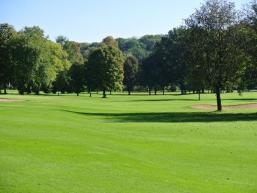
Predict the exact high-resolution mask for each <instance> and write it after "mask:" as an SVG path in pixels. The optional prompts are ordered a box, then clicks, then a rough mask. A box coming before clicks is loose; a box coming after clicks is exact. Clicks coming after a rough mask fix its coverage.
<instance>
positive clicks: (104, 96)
mask: <svg viewBox="0 0 257 193" xmlns="http://www.w3.org/2000/svg"><path fill="white" fill-rule="evenodd" d="M103 98H106V93H105V89H104V90H103Z"/></svg>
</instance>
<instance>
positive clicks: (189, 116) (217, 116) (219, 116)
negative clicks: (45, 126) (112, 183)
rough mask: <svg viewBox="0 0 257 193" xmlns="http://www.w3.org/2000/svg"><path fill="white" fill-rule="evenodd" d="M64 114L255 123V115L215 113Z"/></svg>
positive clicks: (125, 119)
mask: <svg viewBox="0 0 257 193" xmlns="http://www.w3.org/2000/svg"><path fill="white" fill-rule="evenodd" d="M64 111H65V112H69V113H73V114H78V115H83V116H94V117H102V118H108V119H109V118H110V119H112V120H114V121H118V122H149V123H151V122H152V123H155V122H160V123H161V122H163V123H182V122H230V121H257V113H234V114H233V113H216V112H202V113H198V112H171V113H169V112H167V113H162V112H160V113H158V112H155V113H87V112H76V111H68V110H64Z"/></svg>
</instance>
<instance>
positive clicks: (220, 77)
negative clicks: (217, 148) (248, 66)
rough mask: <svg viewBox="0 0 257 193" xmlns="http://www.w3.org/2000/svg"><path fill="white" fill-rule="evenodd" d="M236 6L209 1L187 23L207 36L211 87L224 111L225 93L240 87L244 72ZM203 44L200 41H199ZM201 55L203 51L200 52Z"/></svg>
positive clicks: (206, 64)
mask: <svg viewBox="0 0 257 193" xmlns="http://www.w3.org/2000/svg"><path fill="white" fill-rule="evenodd" d="M237 18H238V17H237V12H236V11H235V5H234V3H231V2H228V1H226V0H207V1H206V2H205V4H204V5H203V6H202V7H201V8H200V9H199V10H196V12H195V13H194V14H193V15H192V16H191V17H190V18H189V19H188V20H187V21H186V24H187V26H188V27H189V28H190V29H192V28H198V29H200V30H202V31H203V33H204V39H203V41H204V45H203V46H204V50H205V51H204V52H203V53H202V57H204V60H205V61H206V62H205V63H203V64H201V65H204V67H203V68H202V69H204V70H205V74H206V77H207V82H208V84H209V85H210V86H211V87H212V88H213V89H214V90H215V93H216V99H217V110H218V111H221V110H222V104H221V90H222V89H224V88H226V87H227V86H228V85H233V84H237V83H238V80H239V79H240V77H241V76H242V74H243V70H244V65H245V63H244V53H243V51H242V49H241V48H240V47H239V46H238V35H237V33H235V30H233V26H234V25H235V24H237V22H238V21H237ZM195 41H200V40H195ZM198 51H199V52H200V50H198Z"/></svg>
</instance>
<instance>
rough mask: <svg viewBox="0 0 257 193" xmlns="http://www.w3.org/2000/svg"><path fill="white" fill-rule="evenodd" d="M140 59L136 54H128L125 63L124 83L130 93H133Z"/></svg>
mask: <svg viewBox="0 0 257 193" xmlns="http://www.w3.org/2000/svg"><path fill="white" fill-rule="evenodd" d="M138 70H139V69H138V60H137V59H136V58H135V57H134V56H131V55H130V56H128V57H127V58H126V60H125V63H124V81H123V82H124V85H126V87H127V90H128V94H129V95H130V94H131V91H132V90H133V88H134V86H135V83H136V81H137V75H138Z"/></svg>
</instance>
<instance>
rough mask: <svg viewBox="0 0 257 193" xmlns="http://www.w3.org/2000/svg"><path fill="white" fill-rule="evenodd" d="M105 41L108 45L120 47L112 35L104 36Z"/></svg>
mask: <svg viewBox="0 0 257 193" xmlns="http://www.w3.org/2000/svg"><path fill="white" fill-rule="evenodd" d="M103 43H105V44H106V45H108V46H112V47H116V48H118V42H117V41H116V40H115V39H114V38H113V37H112V36H107V37H106V38H104V39H103Z"/></svg>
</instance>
